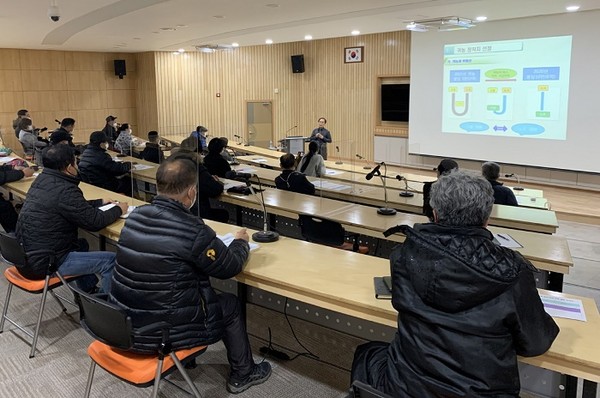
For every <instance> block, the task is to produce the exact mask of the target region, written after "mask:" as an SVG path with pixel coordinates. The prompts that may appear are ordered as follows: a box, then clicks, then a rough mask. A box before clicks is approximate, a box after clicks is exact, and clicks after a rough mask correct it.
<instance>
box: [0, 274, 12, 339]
mask: <svg viewBox="0 0 600 398" xmlns="http://www.w3.org/2000/svg"><path fill="white" fill-rule="evenodd" d="M12 288H13V285H12V283H9V284H8V289H7V291H6V300H5V301H4V308H3V309H2V320H0V333H2V332H4V321H5V320H6V313H7V312H8V303H9V301H10V295H11V293H12Z"/></svg>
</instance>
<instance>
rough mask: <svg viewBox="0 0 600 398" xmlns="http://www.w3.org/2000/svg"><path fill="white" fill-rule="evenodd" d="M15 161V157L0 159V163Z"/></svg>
mask: <svg viewBox="0 0 600 398" xmlns="http://www.w3.org/2000/svg"><path fill="white" fill-rule="evenodd" d="M15 159H16V157H14V156H1V157H0V163H7V162H11V161H13V160H15Z"/></svg>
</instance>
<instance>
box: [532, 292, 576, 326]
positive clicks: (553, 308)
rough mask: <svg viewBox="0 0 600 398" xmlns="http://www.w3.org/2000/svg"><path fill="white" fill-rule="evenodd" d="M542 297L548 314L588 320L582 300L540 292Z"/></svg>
mask: <svg viewBox="0 0 600 398" xmlns="http://www.w3.org/2000/svg"><path fill="white" fill-rule="evenodd" d="M540 298H541V299H542V303H544V310H546V312H547V313H548V315H550V316H553V317H557V318H566V319H575V320H576V321H583V322H587V318H586V317H585V310H584V308H583V303H582V302H581V300H578V299H570V298H565V297H554V296H546V295H543V294H540Z"/></svg>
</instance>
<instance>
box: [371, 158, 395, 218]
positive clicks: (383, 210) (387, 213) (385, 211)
mask: <svg viewBox="0 0 600 398" xmlns="http://www.w3.org/2000/svg"><path fill="white" fill-rule="evenodd" d="M381 164H382V165H383V170H384V172H383V175H382V174H381V172H380V171H379V170H377V173H376V174H377V175H378V176H379V178H381V182H382V183H383V195H384V200H385V207H380V208H379V209H377V213H378V214H381V215H382V216H393V215H395V214H396V210H395V209H391V208H390V207H388V197H387V184H386V182H385V180H386V178H387V165H386V164H385V163H384V162H381Z"/></svg>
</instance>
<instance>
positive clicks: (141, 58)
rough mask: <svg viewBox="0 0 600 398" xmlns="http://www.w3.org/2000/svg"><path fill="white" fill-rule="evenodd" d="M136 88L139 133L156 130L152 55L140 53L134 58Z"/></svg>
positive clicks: (154, 72) (156, 115) (153, 62)
mask: <svg viewBox="0 0 600 398" xmlns="http://www.w3.org/2000/svg"><path fill="white" fill-rule="evenodd" d="M136 65H137V86H136V104H137V106H136V109H137V121H138V126H139V127H138V128H139V130H140V132H148V131H151V130H158V112H157V106H158V103H157V99H156V62H155V56H154V53H151V52H147V53H140V54H137V56H136Z"/></svg>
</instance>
